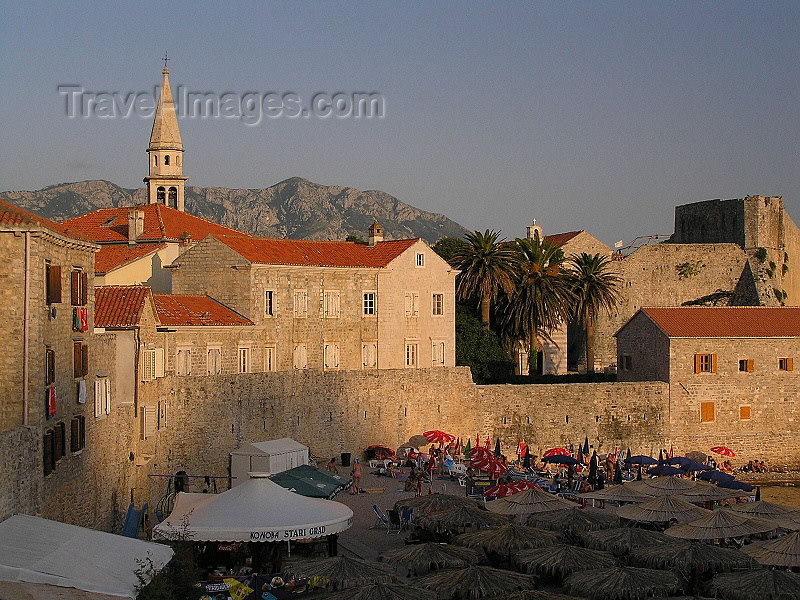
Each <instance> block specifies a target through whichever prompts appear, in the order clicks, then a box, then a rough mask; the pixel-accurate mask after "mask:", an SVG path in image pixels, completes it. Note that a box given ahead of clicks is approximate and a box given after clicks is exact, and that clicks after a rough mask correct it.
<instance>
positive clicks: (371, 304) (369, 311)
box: [363, 292, 377, 317]
mask: <svg viewBox="0 0 800 600" xmlns="http://www.w3.org/2000/svg"><path fill="white" fill-rule="evenodd" d="M363 307H364V310H363V314H364V316H365V317H369V316H372V315H374V314H376V309H377V304H376V297H375V292H364V301H363Z"/></svg>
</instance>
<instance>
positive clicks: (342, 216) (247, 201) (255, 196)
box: [0, 177, 467, 244]
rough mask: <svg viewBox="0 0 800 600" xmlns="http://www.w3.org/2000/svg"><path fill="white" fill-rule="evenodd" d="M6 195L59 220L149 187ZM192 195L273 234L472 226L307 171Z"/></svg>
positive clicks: (391, 232)
mask: <svg viewBox="0 0 800 600" xmlns="http://www.w3.org/2000/svg"><path fill="white" fill-rule="evenodd" d="M0 197H1V198H3V199H4V200H6V201H8V202H11V203H12V204H15V205H17V206H20V207H22V208H25V209H27V210H30V211H33V212H35V213H38V214H40V215H42V216H44V217H47V218H49V219H53V220H55V221H59V220H62V219H66V218H69V217H74V216H77V215H81V214H84V213H87V212H90V211H93V210H97V209H99V208H108V207H112V206H135V205H137V204H143V203H145V202H146V201H147V197H146V194H145V188H139V189H127V188H122V187H120V186H118V185H115V184H113V183H111V182H110V181H103V180H88V181H79V182H75V183H61V184H57V185H53V186H49V187H46V188H43V189H41V190H37V191H8V192H0ZM185 198H186V212H188V213H191V214H193V215H196V216H198V217H203V218H206V219H209V220H211V221H214V222H216V223H220V224H222V225H226V226H228V227H233V228H234V229H238V230H240V231H244V232H247V233H252V234H254V235H258V236H263V237H270V238H293V239H315V240H324V239H331V240H343V239H345V238H346V237H347V236H348V235H353V236H356V237H359V238H362V239H366V237H367V230H368V229H369V227H370V225H372V223H373V222H374V221H378V222H379V223H380V224H381V225H382V226H383V228H384V235H385V237H386V239H401V238H412V237H420V238H422V239H423V240H425V241H426V242H427V243H429V244H433V243H435V242H436V241H437V240H439V239H440V238H442V237H463V235H464V234H465V233H466V232H467V230H466V229H465V228H464V227H462V226H461V225H459V224H458V223H456V222H455V221H451V220H450V219H448V218H447V217H445V216H444V215H439V214H435V213H430V212H426V211H423V210H419V209H418V208H414V207H413V206H410V205H408V204H405V203H403V202H400V200H398V199H397V198H395V197H394V196H391V195H389V194H387V193H385V192H381V191H377V190H368V191H359V190H356V189H353V188H349V187H340V186H326V185H320V184H317V183H314V182H312V181H308V180H307V179H302V178H300V177H292V178H291V179H287V180H285V181H281V182H280V183H276V184H275V185H273V186H270V187H268V188H264V189H230V188H222V187H208V188H199V187H187V188H186V191H185Z"/></svg>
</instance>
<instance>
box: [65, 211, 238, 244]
mask: <svg viewBox="0 0 800 600" xmlns="http://www.w3.org/2000/svg"><path fill="white" fill-rule="evenodd" d="M131 208H134V207H132V206H121V207H116V208H101V209H99V210H95V211H93V212H90V213H86V214H85V215H80V216H78V217H73V218H71V219H65V220H64V222H63V224H62V225H63V228H64V230H65V231H66V232H67V234H70V235H80V236H81V237H83V238H85V239H89V240H92V241H95V242H100V243H103V242H106V243H108V242H125V241H127V240H128V211H129V210H130V209H131ZM135 208H138V209H139V210H141V211H144V232H143V233H142V234H141V235H140V236H139V237H138V238H137V241H150V242H152V241H179V240H180V238H181V235H182V234H183V233H184V232H186V233H188V234H189V235H191V236H192V239H194V240H202V239H203V238H204V237H206V236H207V235H208V234H209V233H216V234H224V235H241V236H246V235H248V234H246V233H242V232H240V231H237V230H236V229H231V228H230V227H225V226H224V225H219V224H217V223H214V222H213V221H208V220H207V219H202V218H200V217H195V216H194V215H190V214H189V213H185V212H183V211H180V210H176V209H174V208H169V207H167V206H164V205H163V204H145V205H142V206H137V207H135Z"/></svg>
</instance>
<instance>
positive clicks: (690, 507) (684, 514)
mask: <svg viewBox="0 0 800 600" xmlns="http://www.w3.org/2000/svg"><path fill="white" fill-rule="evenodd" d="M709 512H710V511H707V510H706V509H704V508H700V507H699V506H695V505H694V504H691V503H689V502H687V501H686V500H684V499H683V497H681V496H662V497H660V498H653V499H652V500H648V501H647V502H642V503H641V504H628V505H627V506H622V507H620V508H619V509H617V514H618V515H619V516H620V517H622V518H624V519H631V520H633V521H655V522H657V523H666V522H667V521H671V520H672V519H675V520H676V521H678V522H679V523H680V522H684V521H692V520H694V519H697V518H699V517H702V516H704V515H707V514H708V513H709Z"/></svg>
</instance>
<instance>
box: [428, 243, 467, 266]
mask: <svg viewBox="0 0 800 600" xmlns="http://www.w3.org/2000/svg"><path fill="white" fill-rule="evenodd" d="M466 247H467V242H465V241H464V240H463V239H461V238H454V237H443V238H441V239H440V240H439V241H438V242H436V243H435V244H434V245H433V246H431V249H432V250H433V251H434V252H436V254H438V255H439V256H441V257H442V258H443V259H445V260H446V261H447V262H449V263H450V264H451V265H454V263H453V257H454V256H455V255H456V252H458V251H462V250H464V249H466Z"/></svg>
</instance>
